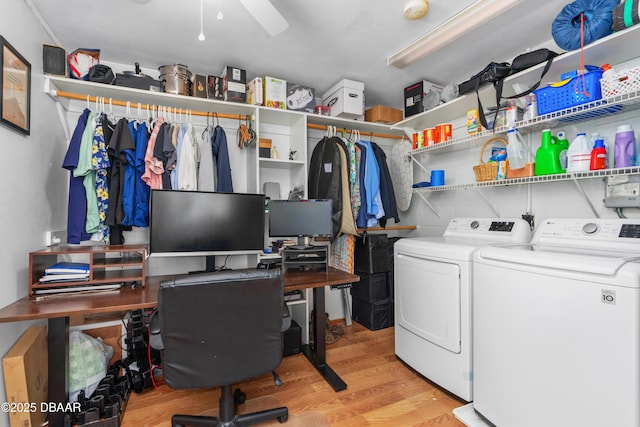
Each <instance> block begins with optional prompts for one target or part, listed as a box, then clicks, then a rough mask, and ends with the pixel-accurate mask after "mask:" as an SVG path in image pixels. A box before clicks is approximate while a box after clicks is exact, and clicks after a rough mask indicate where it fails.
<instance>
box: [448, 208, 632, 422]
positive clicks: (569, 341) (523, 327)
mask: <svg viewBox="0 0 640 427" xmlns="http://www.w3.org/2000/svg"><path fill="white" fill-rule="evenodd" d="M473 276H474V277H473V279H474V300H473V325H474V332H473V338H474V340H475V342H476V344H477V345H476V347H475V349H474V356H473V365H474V402H473V404H472V405H466V406H465V407H463V408H458V409H456V410H454V414H456V417H458V418H459V419H460V420H461V421H463V422H464V423H465V424H466V425H468V426H484V425H495V426H497V427H513V426H518V427H533V426H535V427H540V426H545V427H567V426H580V427H603V426H620V427H623V426H624V427H638V426H640V331H639V326H640V220H638V219H635V220H631V219H597V220H590V219H549V220H546V221H544V222H543V223H542V224H540V228H539V229H538V230H537V232H536V233H535V235H534V237H533V239H532V241H531V245H528V246H519V247H515V248H509V249H506V248H498V247H487V248H483V249H481V250H479V251H478V252H476V254H475V255H474V273H473ZM471 406H472V409H471ZM478 414H479V415H481V417H480V416H478ZM467 415H468V416H469V418H468V419H471V418H474V417H475V418H476V421H475V422H472V421H468V419H467V418H465V416H467ZM482 417H484V418H486V419H487V420H489V421H490V422H491V423H492V424H488V423H484V422H483V419H482Z"/></svg>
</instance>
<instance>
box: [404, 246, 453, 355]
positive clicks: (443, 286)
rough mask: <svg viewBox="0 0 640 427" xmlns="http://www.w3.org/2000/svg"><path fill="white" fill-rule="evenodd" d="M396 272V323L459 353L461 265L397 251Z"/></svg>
mask: <svg viewBox="0 0 640 427" xmlns="http://www.w3.org/2000/svg"><path fill="white" fill-rule="evenodd" d="M395 274H396V276H395V292H396V311H397V313H396V321H397V325H396V326H399V327H402V328H405V329H407V330H409V331H410V332H413V333H414V334H416V335H418V336H420V337H422V338H424V339H425V340H428V341H430V342H432V343H433V344H435V345H438V346H440V347H442V348H444V349H446V350H449V351H451V352H453V353H460V265H458V264H453V263H448V262H439V261H433V260H430V259H425V258H419V257H415V256H412V255H408V254H403V253H398V254H397V257H396V268H395Z"/></svg>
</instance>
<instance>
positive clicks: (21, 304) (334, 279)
mask: <svg viewBox="0 0 640 427" xmlns="http://www.w3.org/2000/svg"><path fill="white" fill-rule="evenodd" d="M172 277H175V275H173V276H171V275H168V276H150V277H148V279H147V285H146V286H145V287H144V288H141V287H138V288H122V289H119V290H116V291H100V292H94V293H75V294H74V293H67V294H52V295H49V296H46V297H39V298H38V297H28V296H27V297H24V298H21V299H19V300H18V301H16V302H14V303H12V304H9V305H7V306H6V307H4V308H2V309H0V323H2V322H17V321H22V320H33V319H47V318H54V317H65V316H76V315H86V314H98V313H112V312H117V311H129V310H138V309H144V308H152V307H155V306H156V305H158V289H159V288H160V282H161V281H162V280H165V279H170V278H172ZM359 280H360V277H359V276H357V275H355V274H350V273H346V272H344V271H340V270H336V269H334V268H330V269H329V271H328V272H326V273H325V272H304V273H302V272H289V271H288V272H286V273H285V275H284V287H285V289H286V290H296V289H307V288H318V287H322V286H330V285H341V284H345V283H353V282H358V281H359Z"/></svg>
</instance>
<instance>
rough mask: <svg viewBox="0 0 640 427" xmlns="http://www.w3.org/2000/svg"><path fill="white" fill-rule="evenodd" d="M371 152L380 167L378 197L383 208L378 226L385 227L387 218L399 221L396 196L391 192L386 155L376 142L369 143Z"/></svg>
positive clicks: (391, 185)
mask: <svg viewBox="0 0 640 427" xmlns="http://www.w3.org/2000/svg"><path fill="white" fill-rule="evenodd" d="M371 147H373V152H374V153H375V155H376V159H377V160H378V166H379V167H380V199H381V202H382V207H383V210H384V215H383V216H382V217H380V218H378V222H379V223H380V226H382V227H386V226H387V220H388V219H391V218H393V219H394V220H395V222H396V223H398V222H400V217H399V215H398V206H397V204H396V196H395V194H394V192H393V182H392V181H391V173H390V172H389V167H388V166H387V155H386V154H385V153H384V151H383V150H382V148H380V146H378V145H377V144H376V143H373V142H372V143H371Z"/></svg>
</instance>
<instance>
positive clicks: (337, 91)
mask: <svg viewBox="0 0 640 427" xmlns="http://www.w3.org/2000/svg"><path fill="white" fill-rule="evenodd" d="M322 105H327V106H329V115H330V116H334V117H345V118H348V119H355V118H358V117H361V116H363V115H364V83H362V82H357V81H355V80H347V79H343V80H340V81H339V82H338V83H336V84H335V85H334V86H333V87H332V88H331V89H329V90H328V91H326V92H325V93H324V95H322Z"/></svg>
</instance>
